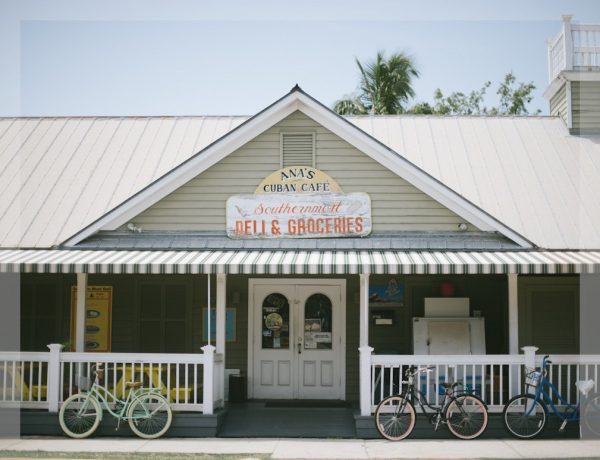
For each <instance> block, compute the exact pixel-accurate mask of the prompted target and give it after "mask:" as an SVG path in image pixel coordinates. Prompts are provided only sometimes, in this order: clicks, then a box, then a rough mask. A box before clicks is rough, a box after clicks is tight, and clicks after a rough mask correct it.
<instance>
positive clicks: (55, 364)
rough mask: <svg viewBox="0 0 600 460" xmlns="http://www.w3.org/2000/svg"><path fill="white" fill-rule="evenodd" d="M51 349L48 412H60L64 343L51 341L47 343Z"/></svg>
mask: <svg viewBox="0 0 600 460" xmlns="http://www.w3.org/2000/svg"><path fill="white" fill-rule="evenodd" d="M47 347H48V349H49V350H50V357H49V359H48V382H47V385H48V389H47V398H48V412H53V413H56V412H58V401H59V399H60V392H61V382H60V352H61V350H62V349H63V345H61V344H60V343H51V344H50V345H47Z"/></svg>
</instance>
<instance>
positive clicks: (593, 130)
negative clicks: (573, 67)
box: [571, 81, 600, 134]
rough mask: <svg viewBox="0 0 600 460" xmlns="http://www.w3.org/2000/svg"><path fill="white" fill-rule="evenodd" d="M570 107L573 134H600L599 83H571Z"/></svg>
mask: <svg viewBox="0 0 600 460" xmlns="http://www.w3.org/2000/svg"><path fill="white" fill-rule="evenodd" d="M571 105H572V107H573V128H572V132H573V133H576V134H598V133H600V81H581V82H575V81H574V82H571Z"/></svg>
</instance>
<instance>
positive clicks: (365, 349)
mask: <svg viewBox="0 0 600 460" xmlns="http://www.w3.org/2000/svg"><path fill="white" fill-rule="evenodd" d="M373 350H375V348H373V347H370V346H369V345H363V346H362V347H358V351H360V352H361V353H373Z"/></svg>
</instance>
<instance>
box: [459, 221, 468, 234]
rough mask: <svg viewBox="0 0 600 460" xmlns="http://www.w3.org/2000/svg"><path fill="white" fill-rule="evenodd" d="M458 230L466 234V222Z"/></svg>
mask: <svg viewBox="0 0 600 460" xmlns="http://www.w3.org/2000/svg"><path fill="white" fill-rule="evenodd" d="M458 229H459V230H460V231H461V232H464V231H465V230H467V224H465V223H464V222H461V223H460V224H458Z"/></svg>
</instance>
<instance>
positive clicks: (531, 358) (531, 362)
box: [521, 346, 539, 410]
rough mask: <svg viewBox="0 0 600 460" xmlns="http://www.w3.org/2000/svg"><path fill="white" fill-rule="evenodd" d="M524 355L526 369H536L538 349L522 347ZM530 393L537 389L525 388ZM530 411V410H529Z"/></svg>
mask: <svg viewBox="0 0 600 460" xmlns="http://www.w3.org/2000/svg"><path fill="white" fill-rule="evenodd" d="M521 350H523V353H525V368H526V369H535V352H536V351H538V350H539V348H538V347H531V346H529V347H521ZM525 390H527V391H528V392H529V393H532V394H533V393H535V389H534V388H531V387H528V388H525ZM527 410H529V409H527Z"/></svg>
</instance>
